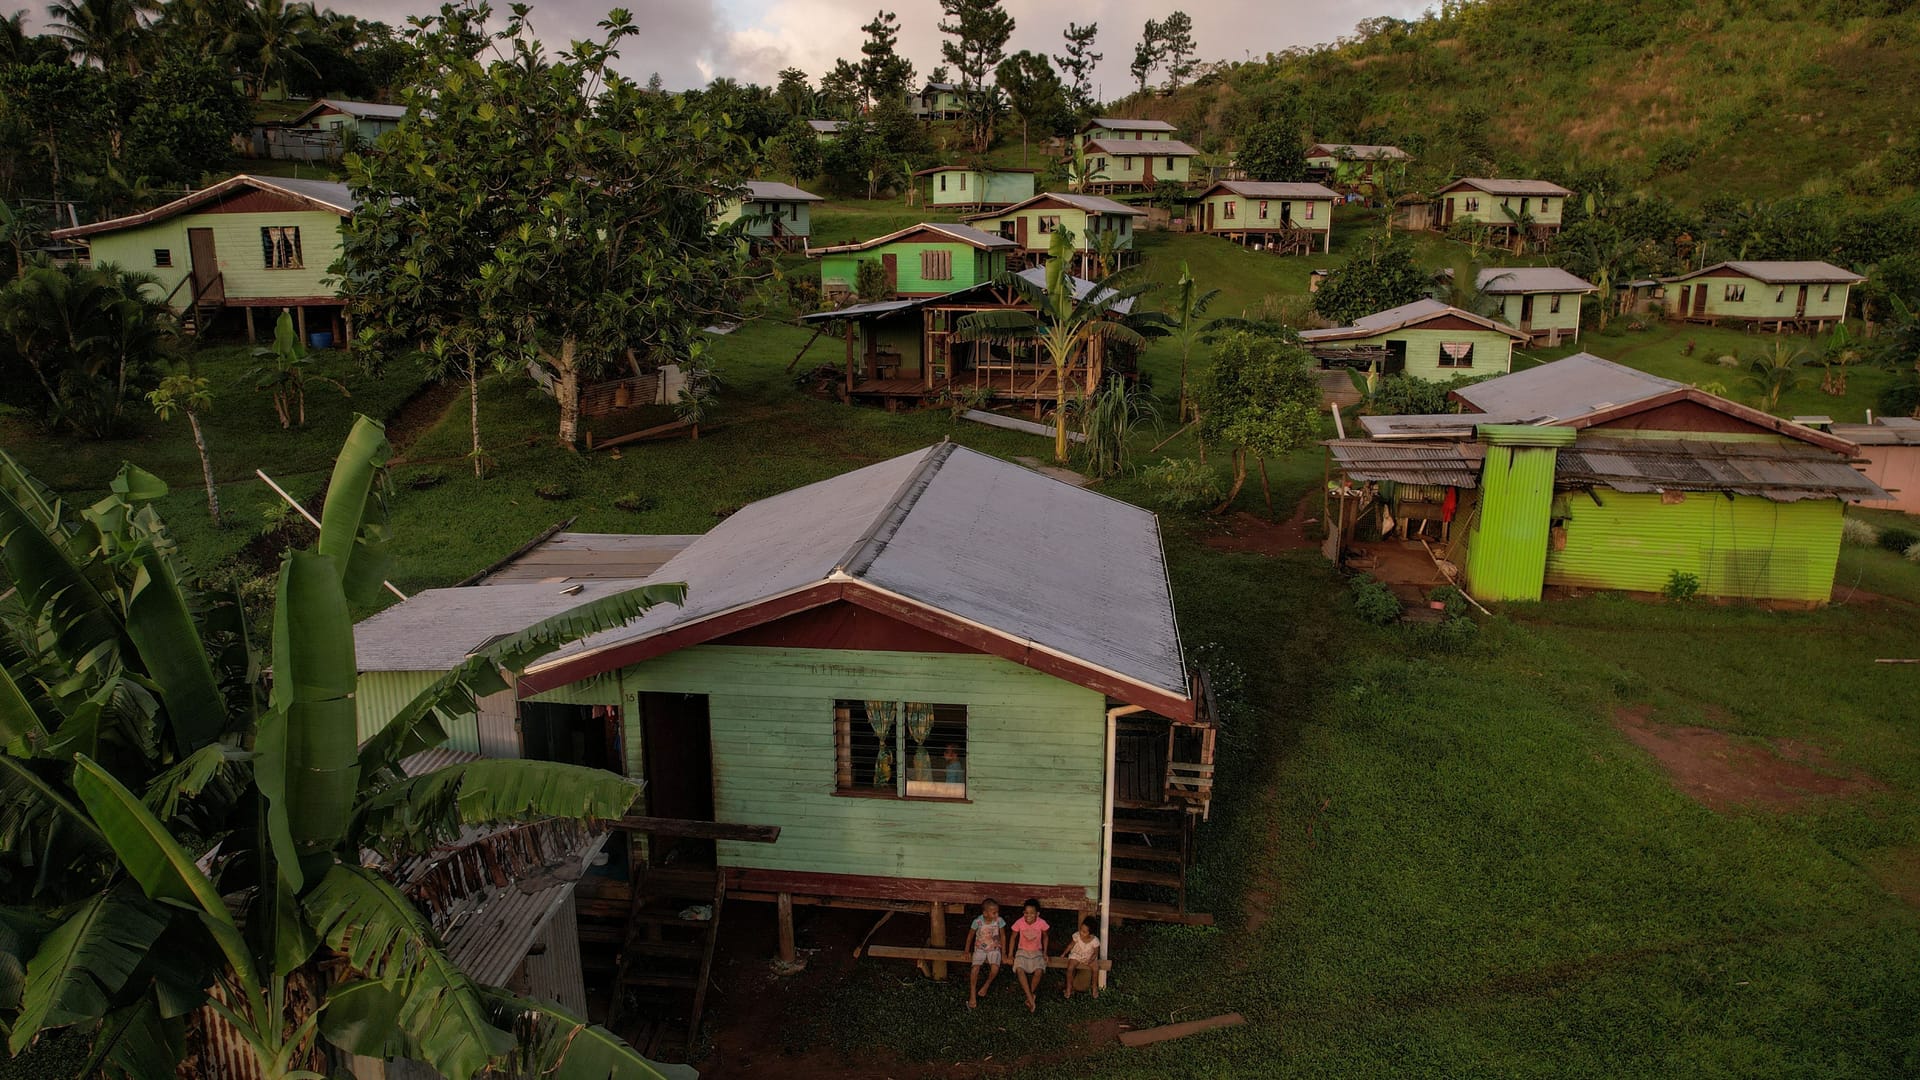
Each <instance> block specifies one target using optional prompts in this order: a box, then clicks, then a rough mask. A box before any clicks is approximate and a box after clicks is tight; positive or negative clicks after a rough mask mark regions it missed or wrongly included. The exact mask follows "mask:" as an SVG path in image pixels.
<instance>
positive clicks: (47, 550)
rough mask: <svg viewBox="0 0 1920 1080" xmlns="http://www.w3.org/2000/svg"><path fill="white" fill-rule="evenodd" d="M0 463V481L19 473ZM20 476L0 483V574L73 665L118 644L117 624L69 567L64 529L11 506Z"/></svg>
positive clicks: (6, 461)
mask: <svg viewBox="0 0 1920 1080" xmlns="http://www.w3.org/2000/svg"><path fill="white" fill-rule="evenodd" d="M0 464H3V465H4V466H5V467H4V468H0V476H5V475H7V474H8V472H9V471H10V470H18V468H19V467H18V466H17V465H16V464H14V463H13V460H12V459H11V458H6V457H5V456H4V455H3V454H0ZM24 476H25V474H24V473H20V474H18V475H17V476H15V479H14V482H13V483H0V569H4V570H5V571H6V576H7V577H8V579H10V580H11V581H12V582H13V585H14V587H15V588H17V589H19V590H20V599H21V601H22V603H23V604H24V605H25V607H26V609H27V610H28V612H29V613H31V614H34V615H38V616H42V617H44V618H46V619H47V621H48V623H49V625H51V626H52V628H53V631H54V645H55V649H56V650H57V651H58V653H59V654H60V656H61V657H62V658H63V659H65V660H66V661H67V662H68V663H70V664H74V665H76V666H78V665H79V664H80V663H81V662H82V661H83V660H85V659H87V658H88V656H89V654H91V653H93V652H94V651H95V650H98V649H100V648H102V647H103V646H111V645H113V644H114V643H117V642H119V640H120V635H121V626H120V619H119V616H118V615H117V614H116V613H115V612H114V609H113V607H112V606H111V605H110V604H109V603H108V602H107V599H106V597H105V596H103V595H102V594H101V592H100V590H99V588H98V587H97V586H96V584H95V583H94V581H93V580H91V579H90V578H89V577H88V576H87V575H86V574H85V573H83V572H82V571H81V569H80V566H79V565H78V564H76V563H75V562H74V560H73V557H72V548H73V547H74V546H76V545H74V544H73V543H72V542H71V540H70V538H69V535H68V534H67V533H66V532H65V530H64V527H63V526H62V525H61V524H60V523H59V522H58V521H57V520H54V521H49V520H47V519H46V517H45V515H44V514H42V513H41V512H39V510H40V508H39V507H34V508H33V509H32V510H30V509H28V507H26V506H22V505H21V503H20V502H18V501H16V499H15V492H16V491H20V490H22V487H21V484H20V479H21V478H22V477H24ZM29 505H31V501H30V504H29Z"/></svg>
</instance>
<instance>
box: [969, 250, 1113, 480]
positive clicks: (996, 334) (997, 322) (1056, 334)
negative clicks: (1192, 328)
mask: <svg viewBox="0 0 1920 1080" xmlns="http://www.w3.org/2000/svg"><path fill="white" fill-rule="evenodd" d="M1073 258H1074V248H1073V232H1072V230H1070V229H1065V228H1055V229H1054V230H1053V239H1052V240H1051V241H1049V243H1048V246H1047V273H1046V283H1045V284H1044V285H1035V284H1034V283H1033V282H1031V281H1029V280H1028V279H1026V278H1024V277H1020V276H1018V275H1014V276H1012V277H1010V278H1008V279H1007V281H1008V285H1009V286H1010V287H1011V288H1013V289H1015V290H1017V291H1019V292H1020V293H1022V294H1023V295H1024V298H1025V300H1026V302H1027V303H1028V305H1029V309H1026V310H1022V309H1017V308H1004V309H1000V310H997V311H977V312H975V313H973V314H971V315H968V316H967V317H966V318H964V319H961V320H960V325H959V326H958V327H957V328H956V332H955V334H954V338H955V340H958V341H998V342H1004V343H1007V344H1016V345H1017V344H1026V345H1033V346H1037V347H1038V348H1039V349H1040V350H1041V351H1042V352H1044V353H1045V354H1046V356H1047V360H1048V361H1049V362H1050V363H1051V364H1052V365H1053V458H1054V460H1055V461H1057V462H1062V463H1064V462H1065V461H1066V460H1067V375H1068V372H1069V371H1071V370H1072V368H1073V367H1074V365H1075V363H1076V362H1078V361H1079V360H1081V358H1083V357H1084V356H1085V355H1086V352H1087V349H1088V347H1089V346H1091V345H1092V344H1093V343H1094V342H1101V343H1103V344H1105V343H1113V344H1119V345H1132V346H1135V347H1138V346H1141V345H1144V344H1145V343H1146V335H1144V334H1143V333H1141V331H1140V329H1138V328H1137V327H1136V326H1135V325H1129V324H1128V321H1127V320H1125V319H1116V318H1110V317H1109V316H1110V315H1112V314H1114V313H1125V312H1127V311H1128V310H1129V309H1130V308H1131V306H1132V304H1131V301H1133V300H1136V299H1138V298H1139V297H1140V295H1141V294H1142V293H1144V292H1146V291H1147V289H1148V288H1150V287H1151V286H1149V285H1147V284H1145V283H1137V284H1129V283H1128V282H1127V278H1128V277H1129V276H1130V275H1131V274H1132V273H1133V271H1131V270H1123V271H1121V272H1120V273H1118V274H1110V275H1108V276H1106V277H1104V278H1102V279H1101V280H1100V281H1099V282H1098V283H1096V284H1093V285H1092V286H1090V287H1088V288H1085V289H1082V288H1080V286H1079V284H1078V283H1077V282H1076V280H1075V279H1074V277H1073V275H1072V274H1071V273H1070V272H1069V268H1070V267H1072V265H1073ZM1092 381H1093V380H1091V379H1090V380H1089V382H1090V383H1091V382H1092ZM1087 389H1088V390H1089V391H1092V390H1093V389H1094V387H1093V386H1092V385H1089V386H1088V388H1087Z"/></svg>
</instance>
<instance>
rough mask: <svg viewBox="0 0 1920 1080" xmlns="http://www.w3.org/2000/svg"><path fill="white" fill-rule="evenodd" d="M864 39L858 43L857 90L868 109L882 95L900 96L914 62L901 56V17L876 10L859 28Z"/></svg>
mask: <svg viewBox="0 0 1920 1080" xmlns="http://www.w3.org/2000/svg"><path fill="white" fill-rule="evenodd" d="M860 29H861V31H862V32H864V33H865V34H866V35H867V40H866V41H864V42H862V43H861V44H860V53H861V56H862V57H863V59H861V61H860V93H861V95H862V96H863V97H864V98H865V99H866V106H867V108H869V109H871V108H872V107H873V106H875V105H877V104H879V103H880V101H881V99H883V98H900V97H903V96H904V95H905V94H906V92H907V88H908V87H909V85H911V84H912V82H913V61H911V60H909V59H907V58H906V57H904V56H901V55H900V53H899V51H898V45H899V42H900V20H899V19H898V18H896V17H894V14H893V12H891V11H877V12H875V13H874V15H873V21H872V22H870V23H868V24H867V25H865V26H863V27H861V28H860Z"/></svg>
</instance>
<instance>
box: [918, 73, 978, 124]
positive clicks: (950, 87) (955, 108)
mask: <svg viewBox="0 0 1920 1080" xmlns="http://www.w3.org/2000/svg"><path fill="white" fill-rule="evenodd" d="M907 108H908V110H910V111H911V112H912V113H913V115H914V116H916V117H919V118H920V119H922V120H958V119H959V118H960V117H962V116H965V115H966V114H967V99H966V97H965V95H964V93H963V92H962V91H961V89H960V87H958V86H956V85H955V84H953V83H949V82H933V81H931V80H929V81H928V83H927V85H926V86H924V87H921V89H920V92H919V93H917V94H916V93H912V92H909V93H908V94H907Z"/></svg>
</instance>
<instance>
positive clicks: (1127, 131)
mask: <svg viewBox="0 0 1920 1080" xmlns="http://www.w3.org/2000/svg"><path fill="white" fill-rule="evenodd" d="M1179 133H1180V129H1179V128H1176V127H1174V126H1173V125H1172V124H1169V123H1167V122H1166V121H1165V120H1135V119H1132V118H1130V117H1121V116H1096V117H1094V118H1093V119H1091V120H1088V121H1087V122H1086V123H1084V124H1082V125H1080V130H1079V131H1078V132H1076V133H1075V134H1074V136H1073V138H1074V143H1075V145H1078V146H1085V145H1087V144H1088V143H1090V142H1093V141H1094V140H1097V139H1105V140H1110V141H1114V142H1121V141H1126V140H1132V141H1135V142H1167V141H1169V140H1174V137H1175V136H1176V135H1178V134H1179ZM1174 141H1177V140H1174Z"/></svg>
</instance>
